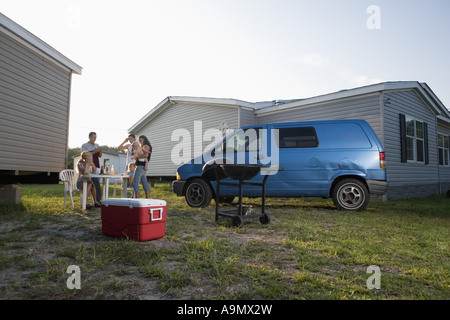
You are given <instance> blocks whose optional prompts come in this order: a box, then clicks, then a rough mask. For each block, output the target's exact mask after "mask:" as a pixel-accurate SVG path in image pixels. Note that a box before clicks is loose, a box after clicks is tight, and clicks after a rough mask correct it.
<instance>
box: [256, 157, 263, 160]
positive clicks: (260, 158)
mask: <svg viewBox="0 0 450 320" xmlns="http://www.w3.org/2000/svg"><path fill="white" fill-rule="evenodd" d="M254 158H255V159H256V160H262V159H264V156H255V157H254Z"/></svg>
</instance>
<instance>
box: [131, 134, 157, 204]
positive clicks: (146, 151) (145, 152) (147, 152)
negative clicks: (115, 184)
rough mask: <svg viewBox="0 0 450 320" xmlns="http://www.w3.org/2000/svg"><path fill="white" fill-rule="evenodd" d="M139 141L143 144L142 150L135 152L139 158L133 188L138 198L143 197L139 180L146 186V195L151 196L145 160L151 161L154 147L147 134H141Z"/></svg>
mask: <svg viewBox="0 0 450 320" xmlns="http://www.w3.org/2000/svg"><path fill="white" fill-rule="evenodd" d="M139 143H140V144H141V150H140V152H139V154H137V155H136V154H135V155H134V156H135V157H136V158H137V160H136V172H135V173H134V179H133V189H134V193H135V197H136V198H140V197H141V191H140V187H139V182H141V183H142V187H144V191H145V197H146V198H147V199H149V198H150V186H149V184H148V181H147V176H146V175H145V169H144V168H145V162H146V161H145V160H146V159H147V160H148V162H150V156H151V154H152V151H153V148H152V145H151V144H150V141H149V140H148V138H147V137H146V136H139Z"/></svg>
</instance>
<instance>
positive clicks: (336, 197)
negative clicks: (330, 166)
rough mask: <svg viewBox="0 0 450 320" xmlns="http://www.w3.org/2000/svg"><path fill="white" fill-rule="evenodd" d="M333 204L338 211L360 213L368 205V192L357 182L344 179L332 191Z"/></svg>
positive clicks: (361, 183)
mask: <svg viewBox="0 0 450 320" xmlns="http://www.w3.org/2000/svg"><path fill="white" fill-rule="evenodd" d="M333 202H334V204H335V205H336V207H337V208H338V210H347V211H362V210H364V209H365V208H366V207H367V204H368V203H369V191H368V190H367V187H366V185H365V184H364V183H363V182H361V181H359V180H356V179H344V180H342V181H340V182H338V184H336V186H335V187H334V189H333Z"/></svg>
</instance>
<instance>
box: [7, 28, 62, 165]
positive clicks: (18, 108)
mask: <svg viewBox="0 0 450 320" xmlns="http://www.w3.org/2000/svg"><path fill="white" fill-rule="evenodd" d="M70 80H71V71H70V70H68V69H63V68H59V67H57V66H56V64H54V63H51V62H50V61H47V60H46V59H44V58H43V57H42V56H41V55H38V54H36V53H35V52H33V51H31V50H30V49H29V48H27V47H25V46H24V45H22V44H20V43H18V42H16V41H15V40H13V39H12V38H11V37H9V36H7V35H6V34H4V33H2V32H0V170H19V171H40V172H58V171H60V170H62V169H65V168H66V161H67V135H68V119H69V92H70Z"/></svg>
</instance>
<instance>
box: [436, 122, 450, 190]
mask: <svg viewBox="0 0 450 320" xmlns="http://www.w3.org/2000/svg"><path fill="white" fill-rule="evenodd" d="M438 133H441V134H444V135H447V136H450V126H448V125H444V124H440V123H439V122H438ZM436 148H437V147H436ZM439 175H440V183H441V185H442V186H443V187H442V189H441V192H445V191H447V190H450V166H439Z"/></svg>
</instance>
